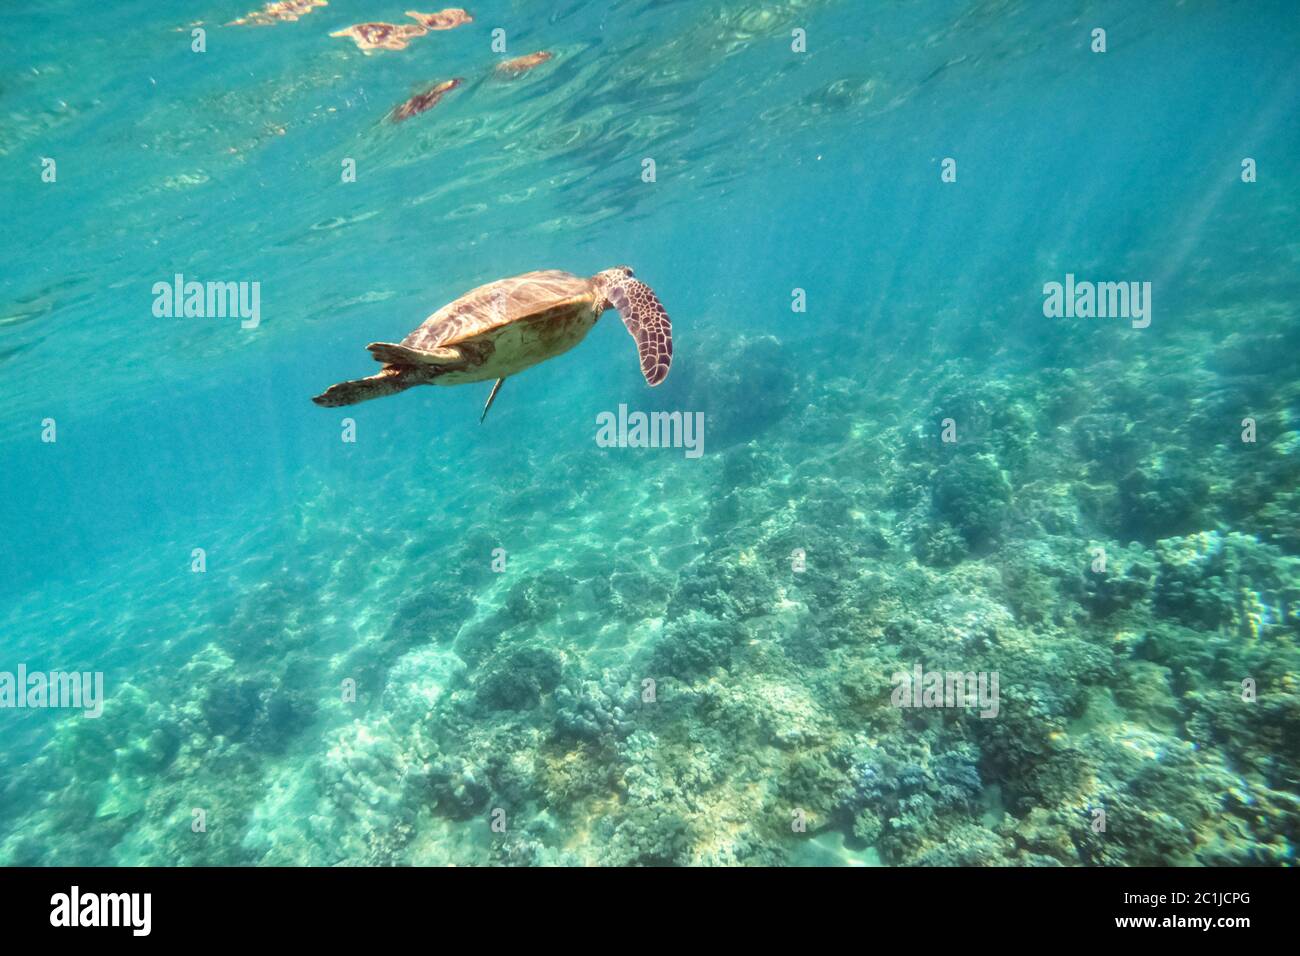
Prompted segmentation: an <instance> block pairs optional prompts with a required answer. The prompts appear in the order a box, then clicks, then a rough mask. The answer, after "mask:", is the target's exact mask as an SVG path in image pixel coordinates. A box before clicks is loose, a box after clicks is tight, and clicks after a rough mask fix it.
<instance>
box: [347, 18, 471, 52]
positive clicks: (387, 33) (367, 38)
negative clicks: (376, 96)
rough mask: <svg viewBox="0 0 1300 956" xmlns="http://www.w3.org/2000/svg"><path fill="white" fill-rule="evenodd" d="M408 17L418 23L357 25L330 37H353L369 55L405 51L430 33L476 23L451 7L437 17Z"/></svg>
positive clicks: (359, 47)
mask: <svg viewBox="0 0 1300 956" xmlns="http://www.w3.org/2000/svg"><path fill="white" fill-rule="evenodd" d="M406 15H407V16H408V17H410V18H411V19H412V20H414V21H415V23H354V24H353V25H352V26H350V27H348V28H347V29H346V30H336V31H335V32H334V33H331V34H330V36H332V37H351V38H352V40H353V42H355V43H356V45H357V48H358V49H360V50H361V51H362V52H364V53H366V54H369V53H370V51H371V50H405V49H406V47H407V44H409V43H410V42H411V41H412V40H414V39H415V38H416V37H422V36H424V35H425V34H426V33H428V32H429V31H430V30H451V29H454V28H456V27H459V26H463V25H464V24H466V23H473V22H474V18H473V17H472V16H470V15H469V14H468V13H467V12H466V11H464V10H462V9H460V7H448V8H447V9H446V10H439V11H438V12H437V13H420V12H419V11H417V10H407V11H406Z"/></svg>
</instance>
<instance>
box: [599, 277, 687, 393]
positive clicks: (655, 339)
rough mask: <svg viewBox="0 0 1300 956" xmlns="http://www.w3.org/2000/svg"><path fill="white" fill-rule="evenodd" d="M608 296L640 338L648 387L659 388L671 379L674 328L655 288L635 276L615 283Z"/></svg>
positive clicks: (642, 371) (629, 330) (625, 322)
mask: <svg viewBox="0 0 1300 956" xmlns="http://www.w3.org/2000/svg"><path fill="white" fill-rule="evenodd" d="M608 295H609V301H610V304H611V305H613V306H614V308H616V309H618V314H619V315H621V316H622V317H623V324H624V325H626V326H627V330H628V332H630V333H631V334H632V338H634V339H636V350H637V354H638V355H640V356H641V374H642V375H644V376H645V380H646V382H647V383H648V384H650V385H658V384H659V383H660V382H662V381H663V380H664V379H665V378H667V377H668V367H669V366H670V365H672V363H673V325H672V322H670V321H669V319H668V312H667V311H666V310H665V309H664V307H663V305H662V304H660V302H659V297H658V296H657V295H655V294H654V290H653V289H651V288H650V287H649V286H648V285H646V284H645V283H644V282H642V281H640V280H639V279H633V278H632V277H631V276H628V277H627V278H624V279H622V280H620V281H618V282H614V283H612V284H611V285H610V286H609V289H608Z"/></svg>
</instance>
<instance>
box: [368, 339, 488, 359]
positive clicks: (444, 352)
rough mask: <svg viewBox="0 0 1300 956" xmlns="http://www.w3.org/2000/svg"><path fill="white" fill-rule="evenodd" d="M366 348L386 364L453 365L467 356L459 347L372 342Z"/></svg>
mask: <svg viewBox="0 0 1300 956" xmlns="http://www.w3.org/2000/svg"><path fill="white" fill-rule="evenodd" d="M366 348H367V349H369V350H370V354H371V355H372V356H373V357H374V359H375V361H376V362H383V363H384V364H385V365H451V364H453V363H455V362H459V361H461V360H463V359H464V357H465V356H464V354H463V353H462V352H461V350H460V349H458V348H436V349H413V348H408V347H407V346H405V345H394V344H393V343H392V342H371V343H370V344H369V345H367V346H366Z"/></svg>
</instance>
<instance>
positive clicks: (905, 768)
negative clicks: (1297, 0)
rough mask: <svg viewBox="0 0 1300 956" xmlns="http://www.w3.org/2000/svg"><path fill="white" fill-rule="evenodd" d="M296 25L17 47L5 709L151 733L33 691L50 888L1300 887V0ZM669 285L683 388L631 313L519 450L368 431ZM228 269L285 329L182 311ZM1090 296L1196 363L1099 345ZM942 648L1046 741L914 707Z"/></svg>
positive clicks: (537, 381) (23, 829)
mask: <svg viewBox="0 0 1300 956" xmlns="http://www.w3.org/2000/svg"><path fill="white" fill-rule="evenodd" d="M251 9H254V7H253V6H252V5H251V4H247V3H244V2H241V0H232V2H229V3H213V2H201V3H197V2H169V3H166V4H161V5H160V4H156V3H144V2H115V3H112V4H92V5H89V6H88V5H85V4H72V3H67V2H50V3H44V4H41V5H40V9H39V10H22V11H19V10H16V9H10V10H8V11H6V13H5V25H6V27H7V29H5V30H3V31H0V64H2V68H0V117H2V119H0V130H2V131H3V135H0V171H2V172H3V175H2V176H0V195H2V196H3V207H4V210H5V212H6V215H5V226H4V230H3V234H4V240H3V241H4V251H5V255H4V256H3V257H2V258H0V280H2V283H3V284H2V285H0V394H2V395H3V397H4V403H3V411H0V463H3V490H4V494H3V495H0V528H3V532H4V534H3V540H4V548H3V550H2V551H0V650H2V651H3V655H2V657H0V703H3V702H4V697H3V679H4V678H3V673H4V672H8V673H16V672H17V670H18V668H19V666H20V665H22V666H24V667H25V668H26V669H27V670H29V671H51V670H58V671H75V672H88V673H91V672H99V673H102V675H103V686H104V697H105V699H104V701H103V712H102V715H101V716H99V717H97V718H87V717H85V716H82V714H81V712H79V711H77V710H71V709H55V708H48V707H36V706H27V707H16V706H9V707H5V708H3V709H0V722H3V723H2V726H3V738H2V739H3V741H4V743H3V747H0V860H2V861H4V862H5V863H8V864H19V863H23V864H42V865H44V864H96V865H100V864H128V865H131V864H312V865H340V864H341V865H360V864H393V863H415V864H446V863H455V864H460V865H473V864H499V863H508V864H583V865H590V864H614V865H626V864H669V863H670V864H702V865H707V864H796V865H820V864H841V865H879V864H887V865H909V864H927V865H948V864H996V865H1003V864H1014V865H1057V864H1064V865H1134V864H1170V865H1220V864H1249V863H1268V864H1283V863H1290V862H1292V861H1293V858H1294V846H1295V842H1296V840H1297V830H1298V829H1300V796H1298V794H1300V654H1297V649H1296V639H1297V636H1298V632H1300V620H1298V618H1297V613H1298V612H1297V606H1298V604H1300V492H1298V491H1297V488H1298V487H1300V374H1297V370H1298V369H1300V363H1297V361H1296V354H1297V347H1298V346H1300V325H1298V324H1297V321H1296V308H1297V302H1298V301H1300V295H1298V294H1297V293H1298V292H1300V243H1297V232H1296V225H1295V224H1296V216H1297V197H1298V196H1300V182H1298V181H1297V177H1296V172H1295V168H1294V166H1295V157H1296V155H1297V152H1298V148H1300V125H1297V124H1296V122H1295V110H1296V105H1297V101H1298V94H1300V17H1297V15H1296V12H1295V8H1294V5H1293V4H1292V3H1289V2H1279V3H1250V4H1245V3H1227V2H1224V3H1214V2H1205V3H1199V2H1197V3H1173V2H1152V3H1143V4H1131V3H1120V2H1114V3H1106V2H1070V0H1067V2H1061V3H1055V2H1054V3H1045V2H1044V3H1034V2H1014V0H988V2H971V3H955V2H918V3H906V4H904V3H870V4H868V3H852V2H840V3H837V2H827V3H815V2H792V0H787V2H784V3H780V2H778V3H761V4H760V3H742V2H722V0H682V2H675V3H673V2H653V0H641V2H613V3H580V2H566V3H557V4H545V5H539V4H526V3H519V2H516V3H506V2H494V3H482V4H475V5H474V6H472V7H471V8H470V10H469V12H470V14H471V15H472V16H473V21H472V22H470V23H467V24H464V25H461V26H458V27H456V28H454V29H449V30H442V31H432V32H428V33H427V34H425V35H421V36H416V37H414V38H412V39H411V40H410V43H409V45H408V46H407V48H406V49H403V50H379V51H376V52H374V53H372V54H370V55H366V54H365V53H363V52H362V51H361V50H359V49H358V48H357V46H356V45H355V44H354V43H353V42H352V41H351V40H349V39H346V38H337V37H331V36H330V34H331V33H332V32H335V31H340V30H343V29H345V28H346V27H348V26H349V25H351V24H356V23H363V22H367V21H387V22H390V23H398V22H413V21H410V20H406V19H405V18H403V16H402V12H403V11H402V5H400V4H390V5H388V6H385V5H384V4H382V3H378V2H377V0H366V2H363V0H331V2H330V3H329V4H328V5H327V6H321V7H319V8H315V9H313V10H310V11H309V12H307V13H306V14H305V15H304V16H302V17H301V18H300V19H298V20H296V21H284V22H276V23H273V24H271V25H266V26H224V24H227V23H229V22H230V21H233V20H234V19H236V18H238V17H240V16H242V15H244V14H245V13H247V12H248V11H249V10H251ZM425 12H433V11H432V9H430V10H426V11H425ZM196 26H198V27H202V28H203V29H204V30H206V34H205V41H206V48H205V51H204V52H194V51H193V50H192V48H191V45H192V42H193V40H192V34H191V30H192V29H193V28H194V27H196ZM1097 27H1100V28H1104V29H1105V30H1106V50H1105V52H1093V51H1092V49H1091V46H1092V44H1093V42H1094V41H1093V39H1092V35H1091V31H1092V30H1093V29H1094V28H1097ZM497 29H500V30H504V31H505V33H504V37H505V41H506V51H505V52H504V53H502V52H498V51H494V49H493V38H494V33H493V31H494V30H497ZM796 30H800V31H804V35H805V36H806V49H805V50H804V51H803V52H797V51H795V50H793V49H792V46H793V45H795V43H796V41H795V37H794V31H796ZM539 50H546V51H549V52H551V53H552V54H553V57H552V58H551V59H550V60H549V61H547V62H544V63H542V64H540V65H539V66H537V67H536V68H534V69H532V70H530V71H528V72H526V73H523V74H522V75H519V76H517V77H514V78H509V79H508V78H504V77H502V76H500V75H498V74H497V73H496V72H495V70H494V68H495V66H496V64H497V63H498V62H499V61H501V60H504V59H507V58H511V57H518V56H522V55H525V54H529V53H533V52H535V51H539ZM453 78H460V79H462V80H463V82H462V83H461V85H459V86H458V87H457V88H455V89H453V90H451V91H450V92H448V93H447V94H446V95H445V97H444V98H443V99H442V101H441V102H439V103H438V104H437V105H436V106H434V107H433V108H431V109H429V110H428V111H427V112H424V113H421V114H420V115H418V116H414V117H412V118H410V119H408V120H407V121H405V122H403V123H399V124H394V123H391V122H386V120H385V117H386V116H387V115H388V114H389V112H390V110H392V109H393V108H394V107H396V106H397V105H398V104H400V103H402V102H403V101H405V100H406V99H407V98H408V97H410V96H412V95H413V94H415V93H418V92H420V91H422V90H425V89H428V88H429V87H431V86H433V85H434V84H436V83H440V82H443V81H446V80H450V79H453ZM47 158H48V159H52V160H53V161H54V164H55V165H54V166H53V167H52V169H53V172H54V176H55V178H54V181H52V182H46V181H43V178H42V177H43V172H45V171H46V170H47V169H49V168H50V167H49V166H48V164H44V163H43V160H44V159H47ZM1246 158H1250V159H1252V160H1254V167H1255V170H1256V175H1255V181H1253V182H1244V181H1243V166H1242V163H1243V160H1244V159H1246ZM949 159H951V160H955V163H956V165H955V170H956V178H955V181H951V182H949V181H945V176H944V172H945V169H948V168H950V164H946V163H945V161H946V160H949ZM347 160H351V161H353V162H354V165H355V170H356V176H355V181H354V182H346V181H344V176H343V170H344V168H345V161H347ZM646 160H653V163H654V177H653V181H647V178H648V177H647V174H646V169H647V166H646V163H645V161H646ZM949 178H951V177H949ZM1248 178H1249V177H1248ZM620 263H628V264H630V265H632V266H633V267H634V268H635V270H636V273H637V275H638V276H639V277H640V278H642V279H644V280H645V281H646V282H647V283H648V284H650V285H651V286H652V287H653V288H654V289H655V290H656V292H657V293H658V295H659V297H660V299H661V300H662V301H663V303H664V305H665V307H666V308H667V310H668V313H669V314H670V315H671V317H672V320H673V324H674V345H675V355H674V364H673V368H672V372H671V374H670V375H669V377H668V379H667V381H666V382H665V383H664V384H663V385H661V386H660V387H658V388H656V389H654V390H651V389H649V388H647V387H646V385H645V383H644V382H643V381H642V379H641V374H640V371H639V369H638V366H637V360H636V353H635V349H634V346H633V343H632V341H631V339H629V337H628V335H627V333H626V332H625V331H624V330H623V328H622V323H621V322H620V321H619V319H618V316H617V315H616V314H615V313H613V312H608V313H606V315H605V317H604V319H603V320H602V321H600V322H599V323H598V324H597V325H596V327H595V328H594V330H593V331H592V332H591V333H590V335H588V337H587V339H586V341H585V342H583V343H582V344H581V345H579V346H578V347H577V348H576V349H574V350H573V351H572V352H570V353H568V354H566V355H563V356H560V357H558V358H556V359H554V360H552V361H549V362H546V363H544V364H542V365H539V366H537V367H535V368H533V369H531V370H529V371H528V372H526V373H524V374H522V375H519V376H517V377H515V378H512V380H511V381H510V382H509V383H508V384H507V385H506V386H505V387H504V388H503V390H502V392H501V395H500V398H499V399H498V401H497V402H496V404H495V405H494V407H493V409H492V413H491V415H490V416H489V417H488V419H487V421H486V423H485V424H483V425H481V426H480V425H479V424H478V416H479V412H480V409H481V407H482V404H483V402H484V400H485V399H486V397H487V392H488V388H489V386H488V385H487V384H486V383H484V384H477V385H465V386H462V387H458V388H449V389H441V388H440V389H437V390H434V389H430V388H419V389H415V390H412V391H408V392H406V393H403V394H401V395H397V396H393V397H391V398H385V399H383V400H381V401H375V402H370V403H367V404H363V405H358V406H354V407H348V408H337V409H325V408H319V407H317V406H315V405H313V404H312V403H311V402H310V401H309V399H310V397H311V396H312V395H315V394H317V393H319V392H320V391H321V390H323V389H324V388H325V387H326V386H328V385H330V384H331V383H333V382H337V381H341V380H344V379H349V378H356V377H359V376H362V375H366V374H370V373H371V372H373V371H374V368H375V367H374V364H373V362H372V361H371V359H370V357H369V356H368V354H367V353H366V351H365V349H364V346H365V345H366V344H367V343H368V342H372V341H398V340H400V338H401V337H402V336H404V335H405V334H406V333H407V332H408V331H410V330H411V329H413V328H415V327H416V326H417V325H418V324H419V323H420V322H421V321H422V320H423V319H424V317H425V316H426V315H428V314H429V313H431V312H433V311H434V310H435V309H436V308H438V307H440V306H442V305H444V304H446V303H447V302H450V301H451V300H452V299H454V298H455V297H457V296H458V295H460V294H461V293H463V292H465V291H466V290H469V289H470V288H472V287H474V286H477V285H479V284H481V283H484V282H488V281H491V280H494V279H497V278H501V277H505V276H511V275H515V274H518V273H523V272H527V271H530V270H534V269H547V268H558V269H565V270H568V271H571V272H573V273H576V274H578V275H581V276H588V275H591V274H593V273H595V272H597V271H599V270H602V269H606V268H608V267H611V266H614V265H617V264H620ZM178 273H180V274H183V275H184V276H185V278H186V279H193V280H197V281H200V282H208V281H231V282H244V283H250V284H251V283H254V282H256V283H258V284H259V285H258V288H259V290H260V314H259V316H258V322H257V324H256V327H250V328H243V327H241V322H240V320H239V319H238V318H234V317H190V318H168V317H159V316H157V315H155V313H154V300H155V294H154V292H153V291H152V290H153V287H154V285H155V283H159V282H164V283H170V282H171V281H172V278H173V276H174V275H176V274H178ZM1067 274H1068V275H1072V276H1075V277H1076V278H1077V279H1078V280H1080V281H1084V280H1088V281H1095V282H1130V281H1131V282H1137V283H1146V282H1149V283H1150V290H1151V291H1150V298H1149V300H1148V301H1149V304H1150V313H1149V318H1150V324H1149V325H1148V326H1147V327H1145V328H1135V327H1134V322H1133V321H1130V320H1129V318H1127V317H1111V318H1079V317H1054V318H1048V317H1046V316H1045V314H1044V285H1045V284H1046V283H1051V282H1060V283H1064V282H1065V281H1066V276H1067ZM796 290H802V296H799V294H798V292H797V291H796ZM799 299H802V301H803V302H804V303H805V305H806V308H805V309H804V310H803V311H795V310H794V308H793V307H792V306H793V304H794V303H795V302H796V301H797V300H799ZM620 405H626V406H627V407H628V408H629V409H630V410H632V411H636V410H641V411H652V410H665V411H680V412H683V413H685V414H688V415H694V414H695V413H702V414H703V416H704V421H705V432H704V442H703V446H702V454H699V455H698V457H696V456H693V455H688V454H687V453H686V452H687V450H686V449H683V448H635V447H615V448H608V447H602V446H601V445H600V444H598V443H597V441H596V434H597V417H598V416H600V415H601V414H602V413H606V412H612V413H615V414H617V411H618V409H619V406H620ZM345 419H346V420H350V421H351V423H352V429H353V431H354V434H352V435H348V433H347V429H348V425H347V422H345ZM1245 419H1251V420H1252V422H1253V426H1252V427H1253V428H1254V435H1253V436H1252V437H1253V438H1254V440H1253V441H1245V440H1243V432H1244V431H1245V428H1246V426H1244V425H1243V421H1244V420H1245ZM345 437H354V438H355V440H354V441H345V440H344V438H345ZM50 438H53V439H54V440H52V441H51V440H49V439H50ZM945 439H955V440H951V441H950V440H945ZM195 549H202V570H196V567H198V565H197V564H196V561H197V560H198V558H196V556H195ZM1103 559H1104V561H1103V564H1101V565H1099V564H1098V561H1099V560H1103ZM502 561H504V566H503V565H502ZM796 566H798V567H799V568H800V569H799V570H796ZM918 666H920V667H921V668H923V670H924V671H926V672H943V673H947V672H958V673H961V674H968V673H969V674H972V675H983V676H994V675H995V676H996V677H997V679H998V683H997V687H998V700H997V706H996V708H987V707H986V708H980V707H949V706H941V707H930V706H918V707H902V706H895V704H896V703H897V693H896V691H897V686H898V680H897V678H896V675H897V674H900V673H901V674H912V673H914V669H915V668H916V667H918ZM353 688H355V695H353V694H352V693H350V691H351V689H353ZM990 709H992V710H996V713H995V714H988V715H987V716H981V710H983V711H985V712H986V713H987V711H989V710H990Z"/></svg>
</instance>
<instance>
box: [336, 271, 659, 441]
mask: <svg viewBox="0 0 1300 956" xmlns="http://www.w3.org/2000/svg"><path fill="white" fill-rule="evenodd" d="M606 309H616V310H618V313H619V314H620V315H621V316H622V317H623V324H624V325H626V326H627V330H628V332H630V333H631V334H632V337H633V338H634V339H636V347H637V352H638V354H639V355H640V357H641V373H642V374H643V375H644V376H645V380H646V381H647V382H648V383H649V384H650V385H658V384H659V383H660V382H662V381H663V380H664V378H665V377H666V376H667V375H668V366H669V365H670V364H671V363H672V358H673V330H672V325H671V323H670V322H669V320H668V313H667V312H665V311H664V307H663V306H662V305H660V303H659V298H658V297H657V296H656V295H655V294H654V291H653V290H652V289H651V288H650V287H649V286H648V285H646V284H645V283H644V282H641V281H640V280H638V279H636V278H635V277H634V276H633V274H632V270H631V269H630V268H629V267H627V266H616V267H615V268H613V269H606V270H605V271H604V272H598V273H596V274H595V275H594V276H592V277H591V278H589V279H584V278H582V277H581V276H576V275H573V274H572V273H569V272H560V271H558V270H555V269H548V270H545V271H541V272H527V273H525V274H524V275H520V276H514V277H512V278H509V279H499V280H497V281H496V282H489V283H488V284H487V285H483V286H479V287H478V288H477V289H474V290H472V291H470V292H467V293H465V294H464V295H462V296H461V297H460V298H459V299H457V300H456V301H455V302H452V303H451V304H449V305H444V306H443V307H442V308H441V309H439V310H438V311H437V312H435V313H433V315H431V316H429V317H428V318H427V319H425V320H424V322H423V323H422V324H421V325H420V327H419V328H418V329H416V330H415V331H414V332H412V333H411V334H410V335H408V336H407V337H406V338H404V339H402V341H401V343H400V344H398V345H394V344H392V343H389V342H372V343H371V344H370V345H367V346H366V348H367V349H369V350H370V354H371V355H372V356H373V357H374V359H375V360H376V361H377V362H382V363H383V366H384V367H383V369H382V370H381V371H380V372H379V373H378V374H376V375H371V376H369V377H368V378H360V379H355V380H353V381H351V382H340V383H339V384H337V385H331V386H330V387H329V388H328V389H326V390H325V392H324V393H322V394H320V395H317V396H316V397H314V398H313V399H312V401H313V402H315V403H316V404H317V405H325V406H328V407H331V408H332V407H335V406H339V405H355V404H356V403H357V402H364V401H369V400H370V399H372V398H382V397H383V396H385V395H392V394H394V393H395V392H401V391H405V390H406V389H408V388H411V387H412V386H415V385H461V384H463V383H465V382H484V381H488V380H490V379H495V380H496V384H495V385H493V386H492V393H491V394H490V395H489V396H488V400H487V404H486V405H484V406H483V414H482V415H481V416H480V417H479V421H480V422H481V421H483V419H484V418H486V417H487V413H488V409H489V408H491V407H492V403H493V402H494V401H495V400H496V397H497V393H498V392H499V391H501V383H502V382H504V381H505V380H506V378H507V377H508V376H511V375H515V374H518V373H519V372H522V371H523V370H524V369H526V368H531V367H532V366H534V365H536V364H537V363H538V362H544V361H546V360H547V359H548V358H553V357H554V356H556V355H559V354H561V353H562V352H567V351H568V350H569V349H571V348H573V347H574V346H575V345H577V344H578V343H579V342H581V341H582V340H583V338H584V337H585V336H586V334H587V333H588V332H590V331H591V327H592V326H593V325H595V324H596V320H597V319H599V318H600V315H601V313H602V312H604V311H605V310H606Z"/></svg>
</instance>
